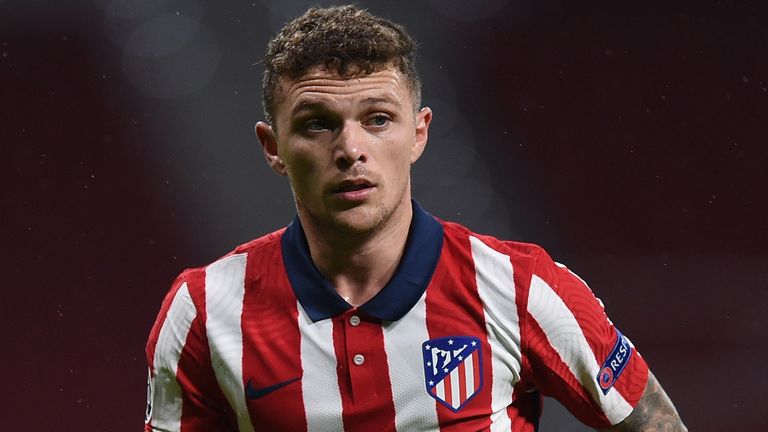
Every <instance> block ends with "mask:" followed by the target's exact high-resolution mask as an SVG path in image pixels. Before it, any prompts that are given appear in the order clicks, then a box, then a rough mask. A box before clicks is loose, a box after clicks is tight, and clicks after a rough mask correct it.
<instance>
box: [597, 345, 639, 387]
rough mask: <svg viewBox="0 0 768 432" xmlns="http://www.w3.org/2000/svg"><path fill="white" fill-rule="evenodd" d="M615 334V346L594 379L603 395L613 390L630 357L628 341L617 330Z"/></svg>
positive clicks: (630, 349) (630, 347)
mask: <svg viewBox="0 0 768 432" xmlns="http://www.w3.org/2000/svg"><path fill="white" fill-rule="evenodd" d="M616 334H617V335H618V339H617V340H616V346H614V347H613V351H611V353H610V354H609V355H608V358H607V359H605V362H604V363H603V365H602V366H601V367H600V371H599V372H598V373H597V377H596V378H597V384H598V385H599V386H600V390H602V392H603V394H604V395H607V394H608V392H609V391H610V390H611V388H613V384H614V383H616V380H617V379H619V375H621V373H622V372H624V368H626V367H627V364H628V363H629V359H630V358H631V357H632V346H631V345H630V344H629V340H628V339H627V338H626V337H624V335H623V334H621V332H620V331H619V330H616Z"/></svg>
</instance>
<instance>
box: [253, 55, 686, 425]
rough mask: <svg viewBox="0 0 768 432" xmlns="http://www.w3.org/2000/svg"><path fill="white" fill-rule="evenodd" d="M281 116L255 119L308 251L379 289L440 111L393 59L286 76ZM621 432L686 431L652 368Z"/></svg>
mask: <svg viewBox="0 0 768 432" xmlns="http://www.w3.org/2000/svg"><path fill="white" fill-rule="evenodd" d="M279 96H280V97H279V98H278V99H279V101H278V104H277V106H276V112H275V116H274V117H275V124H274V125H269V124H266V123H263V122H259V123H257V124H256V136H257V137H258V139H259V142H260V143H261V145H262V148H263V150H264V157H265V158H266V160H267V163H268V164H269V166H270V167H271V168H272V169H273V170H274V171H275V172H277V173H278V174H280V175H283V176H287V177H288V180H289V181H290V184H291V188H292V189H293V194H294V199H295V201H296V208H297V211H298V214H299V219H300V220H301V224H302V227H303V228H304V231H305V234H306V236H307V243H308V245H309V251H310V255H311V256H312V260H313V261H314V263H315V265H316V266H317V268H318V270H320V272H321V273H322V274H323V276H324V277H325V278H326V279H328V280H329V281H330V282H331V283H332V284H333V286H334V287H335V288H336V290H337V292H338V293H339V294H340V295H341V296H342V297H343V298H344V299H345V300H347V302H348V303H350V304H351V305H353V306H359V305H361V304H363V303H365V302H366V301H368V300H370V299H371V298H373V296H375V295H376V294H377V293H378V292H379V291H380V290H381V289H382V288H383V287H384V285H386V283H387V282H388V281H389V280H390V278H391V277H392V275H393V274H394V271H395V269H396V268H397V264H398V262H399V261H400V258H401V256H402V253H403V250H404V249H405V241H406V238H407V236H408V229H409V227H410V223H411V218H412V215H413V209H412V207H411V179H410V172H411V165H412V164H413V163H415V162H416V161H417V160H418V159H419V157H420V156H421V154H422V152H423V151H424V147H425V146H426V144H427V137H428V130H429V124H430V122H431V120H432V111H431V110H430V109H429V108H423V109H421V110H418V111H417V110H416V109H415V108H416V107H414V106H413V98H412V95H411V93H410V89H409V87H408V85H407V81H406V79H405V77H404V76H403V75H402V74H401V73H400V72H399V71H398V70H397V69H396V68H394V67H388V68H384V69H383V70H380V71H377V72H374V73H371V74H369V75H363V76H356V77H351V78H349V77H341V76H339V75H337V74H335V73H331V72H328V71H324V70H322V69H320V68H315V69H310V70H309V71H308V72H307V73H306V74H304V75H303V76H302V77H300V78H298V79H294V80H288V79H283V80H282V81H281V83H280V95H279ZM603 430H604V431H620V432H652V431H664V432H667V431H669V432H672V431H687V429H686V428H685V426H684V425H683V424H682V421H681V420H680V417H679V416H678V414H677V411H676V410H675V407H674V406H673V405H672V402H671V401H670V400H669V398H668V397H667V395H666V393H665V392H664V390H663V389H662V388H661V385H659V383H658V381H657V380H656V378H655V377H654V376H653V374H650V373H649V378H648V384H647V385H646V389H645V391H644V393H643V396H642V397H641V399H640V401H639V402H638V405H637V406H636V407H635V409H634V410H633V411H632V413H631V414H630V415H629V417H627V418H626V419H625V420H624V421H622V422H621V423H619V424H618V425H616V426H614V427H611V428H608V429H603Z"/></svg>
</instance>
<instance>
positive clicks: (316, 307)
mask: <svg viewBox="0 0 768 432" xmlns="http://www.w3.org/2000/svg"><path fill="white" fill-rule="evenodd" d="M411 203H412V205H413V219H412V220H411V227H410V229H409V231H408V238H407V240H406V242H405V251H404V252H403V256H402V258H401V259H400V264H399V265H398V267H397V269H396V270H395V274H394V275H393V276H392V279H391V280H390V281H389V282H388V283H387V284H386V285H385V286H384V288H382V290H381V291H379V293H378V294H376V296H374V297H373V298H372V299H370V300H368V301H367V302H366V303H365V304H363V305H361V306H360V307H359V308H358V309H359V310H362V311H363V312H365V313H367V314H369V315H371V316H373V317H375V318H378V319H381V320H383V321H397V320H398V319H400V318H402V317H403V316H404V315H405V314H406V313H408V311H409V310H411V308H412V307H413V306H414V305H415V304H416V302H418V301H419V299H420V298H421V295H422V294H424V291H425V290H426V289H427V285H428V284H429V281H430V280H431V279H432V274H433V273H434V272H435V267H437V262H438V260H439V259H440V251H441V250H442V247H443V226H442V225H441V224H440V222H438V221H437V220H436V219H435V218H434V216H432V215H431V214H429V213H427V212H426V211H424V209H422V208H421V206H420V205H419V204H418V203H417V202H416V201H413V200H412V201H411ZM281 245H282V252H283V262H284V263H285V270H286V273H287V274H288V280H289V281H290V282H291V287H292V288H293V292H294V294H295V295H296V298H297V299H298V300H299V303H301V306H302V307H303V308H304V310H305V311H306V312H307V315H309V318H310V319H312V321H320V320H324V319H328V318H331V317H332V316H335V315H338V314H341V313H344V312H345V311H347V310H349V309H351V308H352V305H350V304H349V303H347V302H346V301H345V300H344V299H343V298H341V296H340V295H339V294H338V293H337V292H336V290H335V289H334V287H333V286H332V285H331V284H330V282H328V281H327V280H326V279H325V278H324V277H323V275H322V274H320V271H319V270H318V269H317V267H315V264H314V262H312V258H311V257H310V255H309V246H308V245H307V238H306V236H305V234H304V229H303V228H302V227H301V221H299V217H298V216H296V217H295V218H294V219H293V222H291V224H290V225H288V227H287V228H286V229H285V232H284V233H283V236H282V239H281Z"/></svg>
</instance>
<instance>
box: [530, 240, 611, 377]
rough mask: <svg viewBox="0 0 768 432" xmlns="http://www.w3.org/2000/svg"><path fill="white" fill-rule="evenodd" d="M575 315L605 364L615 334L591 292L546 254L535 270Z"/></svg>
mask: <svg viewBox="0 0 768 432" xmlns="http://www.w3.org/2000/svg"><path fill="white" fill-rule="evenodd" d="M534 273H535V274H536V276H538V277H540V278H541V279H542V280H543V281H544V282H546V283H547V285H549V287H550V288H551V289H552V290H553V291H554V292H555V293H556V294H557V296H558V297H560V299H561V300H562V301H563V303H565V306H566V307H567V308H568V309H569V310H570V311H571V312H572V313H573V316H574V317H575V318H576V322H577V323H578V324H579V327H580V328H581V331H582V333H584V337H585V338H586V339H587V343H588V344H589V347H590V349H591V350H592V353H593V354H594V356H595V361H596V362H597V363H598V364H602V363H603V361H605V359H606V357H608V355H609V354H610V353H611V350H612V349H613V346H614V345H615V344H616V331H615V330H614V328H613V326H612V325H611V323H610V322H609V321H608V318H607V316H606V315H605V311H604V310H603V307H602V306H601V305H600V302H599V301H598V300H597V298H595V295H594V294H593V293H592V291H591V290H590V288H589V287H588V286H587V285H585V284H584V282H582V280H581V279H579V278H578V277H576V276H575V275H574V274H573V273H571V272H570V271H568V269H566V268H562V267H560V266H558V265H557V264H555V263H554V261H552V258H550V257H549V255H547V253H546V252H544V251H543V250H542V251H541V253H540V254H539V257H538V259H537V261H536V267H535V269H534Z"/></svg>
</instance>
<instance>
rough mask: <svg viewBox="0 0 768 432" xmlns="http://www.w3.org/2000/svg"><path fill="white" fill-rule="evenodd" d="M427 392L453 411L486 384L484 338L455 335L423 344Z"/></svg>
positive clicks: (458, 408)
mask: <svg viewBox="0 0 768 432" xmlns="http://www.w3.org/2000/svg"><path fill="white" fill-rule="evenodd" d="M421 347H422V350H421V351H422V354H423V355H424V379H425V384H426V387H427V393H429V395H430V396H432V397H433V398H435V399H436V400H437V401H438V402H440V403H441V404H443V405H445V406H446V407H447V408H449V409H450V410H451V411H454V412H456V411H459V410H460V409H461V408H462V407H464V405H466V403H467V402H469V400H470V399H472V397H473V396H475V395H476V394H477V392H478V391H479V390H480V388H481V387H482V386H483V373H482V372H483V368H482V356H481V354H482V350H481V344H480V339H478V338H476V337H472V336H451V337H444V338H439V339H430V340H428V341H426V342H424V343H423V344H422V345H421Z"/></svg>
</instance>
